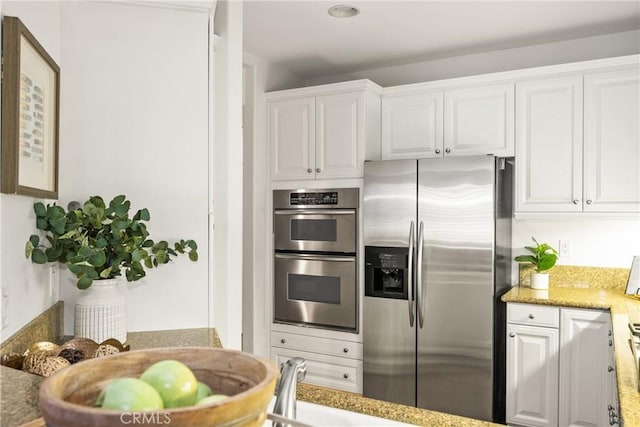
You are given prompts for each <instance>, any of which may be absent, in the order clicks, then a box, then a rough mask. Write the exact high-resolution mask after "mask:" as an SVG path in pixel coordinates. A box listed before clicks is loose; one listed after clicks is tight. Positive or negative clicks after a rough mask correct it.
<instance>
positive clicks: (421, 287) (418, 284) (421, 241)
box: [416, 221, 427, 329]
mask: <svg viewBox="0 0 640 427" xmlns="http://www.w3.org/2000/svg"><path fill="white" fill-rule="evenodd" d="M423 246H424V222H422V221H420V226H419V227H418V256H417V259H416V269H417V270H416V271H417V274H416V289H417V290H418V292H417V293H418V301H417V306H418V326H420V329H422V328H423V327H424V307H425V305H426V304H425V300H426V299H427V296H426V295H425V289H424V283H422V247H423Z"/></svg>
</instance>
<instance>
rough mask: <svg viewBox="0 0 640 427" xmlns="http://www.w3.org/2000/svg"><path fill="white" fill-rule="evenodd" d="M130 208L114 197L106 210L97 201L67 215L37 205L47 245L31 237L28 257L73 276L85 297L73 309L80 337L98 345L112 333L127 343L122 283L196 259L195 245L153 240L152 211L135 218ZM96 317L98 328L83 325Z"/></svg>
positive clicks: (59, 209) (92, 199) (57, 208)
mask: <svg viewBox="0 0 640 427" xmlns="http://www.w3.org/2000/svg"><path fill="white" fill-rule="evenodd" d="M74 205H75V206H74ZM130 207H131V202H129V200H127V198H126V196H124V195H120V196H116V197H114V198H113V200H111V201H110V202H109V204H108V205H107V204H105V202H104V200H103V199H102V197H100V196H93V197H90V198H89V200H87V201H86V202H84V204H83V205H80V204H79V203H77V202H72V203H71V204H70V206H69V208H68V211H65V209H64V208H62V207H60V206H57V205H56V204H52V205H46V206H45V205H44V204H43V203H41V202H37V203H35V204H34V205H33V209H34V211H35V214H36V228H37V229H38V230H40V231H41V232H42V233H44V237H45V239H46V241H43V239H41V236H40V235H38V234H33V235H31V236H30V237H29V240H28V241H27V243H26V247H25V255H26V257H27V258H30V259H31V261H32V262H34V263H36V264H46V263H48V262H55V263H61V264H64V265H66V266H67V268H68V269H69V271H70V272H71V273H72V274H73V275H75V277H76V279H77V282H76V286H77V287H78V289H80V290H82V293H83V295H81V296H80V297H79V298H78V300H77V301H76V307H75V310H76V313H75V319H76V324H75V333H76V336H84V337H87V338H91V339H94V340H95V341H97V342H100V341H102V340H103V339H104V337H103V334H111V336H106V338H116V339H118V340H120V341H121V342H124V341H125V340H126V301H125V300H124V297H123V296H122V295H121V294H120V291H119V290H118V289H117V283H118V282H119V281H120V278H121V277H122V276H124V277H125V278H126V280H127V281H129V282H133V281H137V280H140V279H142V278H143V277H145V275H146V272H145V269H151V268H156V267H159V266H161V265H163V264H167V263H169V262H170V261H172V257H176V256H178V255H181V254H185V255H187V256H188V257H189V259H190V260H191V261H197V260H198V251H197V249H198V246H197V244H196V242H195V241H193V240H180V241H178V242H175V243H174V244H173V247H171V246H170V245H169V243H168V242H166V241H164V240H163V241H158V242H155V241H153V240H151V239H150V238H149V231H148V230H147V224H146V222H147V221H149V219H150V218H151V215H150V214H149V211H148V210H147V209H140V210H138V211H137V212H136V213H135V214H134V215H133V216H132V217H131V216H130V215H129V209H130ZM96 307H97V308H96ZM105 307H108V308H105ZM97 313H100V314H97ZM94 318H95V319H97V320H96V321H97V322H98V323H100V325H93V324H86V323H83V322H85V321H87V322H89V321H91V319H94ZM91 331H99V332H91ZM108 331H111V332H108ZM113 331H116V332H113ZM91 334H92V335H93V336H89V335H91ZM116 335H117V336H116Z"/></svg>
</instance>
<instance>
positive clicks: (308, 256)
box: [275, 253, 356, 262]
mask: <svg viewBox="0 0 640 427" xmlns="http://www.w3.org/2000/svg"><path fill="white" fill-rule="evenodd" d="M275 257H276V258H280V259H304V260H309V261H333V262H354V261H355V260H356V257H354V256H327V255H312V254H278V253H277V254H275Z"/></svg>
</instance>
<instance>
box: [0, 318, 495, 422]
mask: <svg viewBox="0 0 640 427" xmlns="http://www.w3.org/2000/svg"><path fill="white" fill-rule="evenodd" d="M127 343H128V344H129V345H130V346H131V349H132V350H139V349H143V348H157V347H176V346H209V347H222V345H221V342H220V339H219V337H218V334H217V332H216V331H215V329H213V328H198V329H181V330H173V331H149V332H130V333H129V334H128V339H127ZM0 372H1V373H2V417H1V423H0V425H1V426H2V427H16V426H20V425H22V424H24V423H28V422H30V421H33V420H35V419H37V418H38V417H40V411H39V409H38V404H37V401H38V390H39V388H40V384H41V383H42V381H43V380H44V378H42V377H39V376H36V375H32V374H29V373H26V372H22V371H18V370H15V369H12V368H8V367H6V366H2V367H0ZM297 391H298V393H297V394H298V399H300V400H301V401H306V402H310V403H315V404H319V405H324V406H328V407H332V408H338V409H345V410H348V411H353V412H358V413H362V414H366V415H372V416H375V417H380V418H386V419H390V420H394V421H400V422H404V423H409V424H415V425H429V426H439V427H448V426H450V427H480V426H497V424H493V423H489V422H486V421H479V420H474V419H470V418H464V417H458V416H455V415H449V414H443V413H440V412H435V411H429V410H425V409H418V408H413V407H409V406H404V405H398V404H394V403H388V402H382V401H379V400H374V399H368V398H364V397H362V396H360V395H357V394H354V393H348V392H342V391H337V390H333V389H327V388H323V387H318V386H313V385H308V384H298V389H297ZM36 425H38V426H42V425H43V424H42V423H41V422H40V424H37V423H36V424H29V426H36Z"/></svg>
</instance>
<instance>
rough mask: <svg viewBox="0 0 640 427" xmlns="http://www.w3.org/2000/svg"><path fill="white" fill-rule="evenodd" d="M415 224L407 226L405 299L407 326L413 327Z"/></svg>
mask: <svg viewBox="0 0 640 427" xmlns="http://www.w3.org/2000/svg"><path fill="white" fill-rule="evenodd" d="M414 228H415V224H414V223H413V221H411V225H410V226H409V260H408V265H409V268H408V270H409V271H407V275H408V276H409V277H408V278H407V292H408V293H409V297H408V298H407V300H408V301H407V302H408V303H409V326H411V327H413V322H414V321H415V318H416V313H415V307H416V303H415V298H414V297H413V247H414V242H415V234H416V233H415V229H414Z"/></svg>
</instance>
